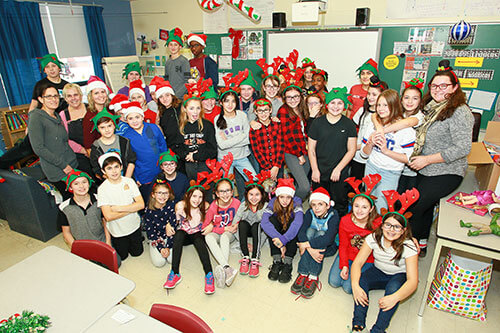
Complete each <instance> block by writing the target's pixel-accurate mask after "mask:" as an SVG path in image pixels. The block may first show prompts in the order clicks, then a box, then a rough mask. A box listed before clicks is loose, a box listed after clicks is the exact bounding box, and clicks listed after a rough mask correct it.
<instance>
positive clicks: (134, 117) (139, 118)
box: [127, 112, 144, 131]
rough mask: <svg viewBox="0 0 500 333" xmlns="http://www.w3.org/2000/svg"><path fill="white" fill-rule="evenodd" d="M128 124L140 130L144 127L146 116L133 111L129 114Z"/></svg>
mask: <svg viewBox="0 0 500 333" xmlns="http://www.w3.org/2000/svg"><path fill="white" fill-rule="evenodd" d="M127 124H128V125H129V126H130V127H132V129H134V130H136V131H140V130H141V129H142V128H143V127H144V116H143V115H141V114H139V113H136V112H134V113H131V114H129V115H127Z"/></svg>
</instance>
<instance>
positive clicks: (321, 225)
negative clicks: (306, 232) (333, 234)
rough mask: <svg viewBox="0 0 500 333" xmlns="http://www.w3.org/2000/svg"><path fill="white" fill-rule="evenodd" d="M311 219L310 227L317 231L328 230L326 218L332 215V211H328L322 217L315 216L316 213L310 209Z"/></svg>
mask: <svg viewBox="0 0 500 333" xmlns="http://www.w3.org/2000/svg"><path fill="white" fill-rule="evenodd" d="M311 215H312V221H311V228H312V229H314V230H317V231H327V230H328V220H329V219H330V217H332V215H333V214H332V212H330V213H328V214H327V215H326V216H325V217H324V218H322V219H321V218H319V217H316V215H315V214H314V213H313V212H312V211H311Z"/></svg>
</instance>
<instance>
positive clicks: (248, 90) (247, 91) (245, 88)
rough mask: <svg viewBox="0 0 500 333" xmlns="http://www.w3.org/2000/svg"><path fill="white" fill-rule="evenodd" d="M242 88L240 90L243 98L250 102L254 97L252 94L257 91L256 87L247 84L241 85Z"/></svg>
mask: <svg viewBox="0 0 500 333" xmlns="http://www.w3.org/2000/svg"><path fill="white" fill-rule="evenodd" d="M240 88H241V91H240V96H241V99H243V101H245V102H248V101H249V100H250V99H251V98H252V95H253V92H254V91H255V89H254V88H253V87H252V86H249V85H246V84H244V85H242V86H240Z"/></svg>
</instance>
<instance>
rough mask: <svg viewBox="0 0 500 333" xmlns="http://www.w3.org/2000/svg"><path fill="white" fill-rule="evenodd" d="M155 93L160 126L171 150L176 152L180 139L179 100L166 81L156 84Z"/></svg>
mask: <svg viewBox="0 0 500 333" xmlns="http://www.w3.org/2000/svg"><path fill="white" fill-rule="evenodd" d="M155 95H156V98H157V99H158V118H159V123H160V128H161V129H162V130H163V134H165V141H167V144H168V146H169V147H170V148H172V150H173V151H175V152H177V150H178V149H177V146H178V145H179V144H180V141H181V139H180V137H179V117H180V112H181V101H180V100H179V99H178V98H177V97H176V96H175V93H174V89H172V87H171V86H170V83H169V82H168V81H163V82H161V83H160V84H159V85H158V86H157V88H156V91H155Z"/></svg>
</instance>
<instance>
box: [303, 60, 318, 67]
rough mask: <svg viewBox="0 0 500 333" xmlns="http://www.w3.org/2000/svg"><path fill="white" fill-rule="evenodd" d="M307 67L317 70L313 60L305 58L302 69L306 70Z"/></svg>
mask: <svg viewBox="0 0 500 333" xmlns="http://www.w3.org/2000/svg"><path fill="white" fill-rule="evenodd" d="M307 67H312V68H316V64H315V63H314V61H312V60H311V59H309V58H304V59H302V68H304V69H306V68H307Z"/></svg>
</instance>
